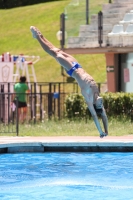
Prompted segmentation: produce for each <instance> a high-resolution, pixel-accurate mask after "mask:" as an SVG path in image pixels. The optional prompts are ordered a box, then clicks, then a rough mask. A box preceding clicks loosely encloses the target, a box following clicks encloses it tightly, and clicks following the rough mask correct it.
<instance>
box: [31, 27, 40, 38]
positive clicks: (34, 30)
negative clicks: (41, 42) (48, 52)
mask: <svg viewBox="0 0 133 200" xmlns="http://www.w3.org/2000/svg"><path fill="white" fill-rule="evenodd" d="M30 30H31V32H32V36H33V38H37V36H38V35H40V36H42V34H41V32H40V31H39V30H38V29H37V28H36V27H35V26H31V27H30Z"/></svg>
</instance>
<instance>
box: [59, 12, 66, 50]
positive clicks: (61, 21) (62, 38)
mask: <svg viewBox="0 0 133 200" xmlns="http://www.w3.org/2000/svg"><path fill="white" fill-rule="evenodd" d="M60 31H61V33H62V35H61V40H60V45H61V49H64V45H65V14H64V13H62V14H61V15H60Z"/></svg>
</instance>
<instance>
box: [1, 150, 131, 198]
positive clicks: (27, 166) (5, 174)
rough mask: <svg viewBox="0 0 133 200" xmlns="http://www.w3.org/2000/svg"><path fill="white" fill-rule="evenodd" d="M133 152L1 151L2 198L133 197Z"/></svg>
mask: <svg viewBox="0 0 133 200" xmlns="http://www.w3.org/2000/svg"><path fill="white" fill-rule="evenodd" d="M132 191H133V153H112V152H111V153H19V154H0V199H1V200H31V199H33V200H51V199H55V200H92V199H93V200H125V199H126V200H132V199H133V192H132Z"/></svg>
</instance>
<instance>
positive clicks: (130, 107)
mask: <svg viewBox="0 0 133 200" xmlns="http://www.w3.org/2000/svg"><path fill="white" fill-rule="evenodd" d="M101 96H102V97H103V102H104V108H105V110H106V113H107V116H109V117H117V116H126V117H130V116H131V114H132V111H133V93H122V92H118V93H104V94H101ZM65 108H66V109H65V110H66V112H65V116H66V117H68V118H73V117H77V116H78V117H80V118H83V117H85V116H86V115H87V114H88V115H89V116H91V115H90V112H89V109H88V107H87V105H86V103H85V100H84V98H83V96H82V95H81V94H70V95H68V96H67V97H66V99H65Z"/></svg>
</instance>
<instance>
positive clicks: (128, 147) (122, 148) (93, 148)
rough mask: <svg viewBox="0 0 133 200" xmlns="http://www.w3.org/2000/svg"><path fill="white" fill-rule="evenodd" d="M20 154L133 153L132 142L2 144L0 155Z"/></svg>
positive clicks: (18, 142)
mask: <svg viewBox="0 0 133 200" xmlns="http://www.w3.org/2000/svg"><path fill="white" fill-rule="evenodd" d="M19 152H133V142H131V141H125V142H124V141H114V142H113V141H111V142H110V141H100V142H98V141H96V142H94V141H90V142H88V141H86V142H85V141H84V142H79V141H78V142H77V141H75V142H74V141H64V142H63V141H56V142H54V141H42V142H41V141H39V142H35V141H30V142H20V141H15V142H9V141H8V142H6V141H5V143H1V144H0V153H19Z"/></svg>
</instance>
